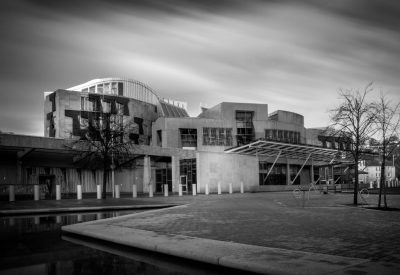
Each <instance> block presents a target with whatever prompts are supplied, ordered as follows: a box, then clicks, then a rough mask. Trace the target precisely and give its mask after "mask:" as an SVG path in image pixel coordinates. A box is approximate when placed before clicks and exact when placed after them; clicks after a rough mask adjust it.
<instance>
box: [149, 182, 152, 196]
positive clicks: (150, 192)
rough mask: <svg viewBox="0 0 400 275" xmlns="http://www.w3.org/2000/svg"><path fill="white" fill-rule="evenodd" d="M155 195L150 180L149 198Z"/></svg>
mask: <svg viewBox="0 0 400 275" xmlns="http://www.w3.org/2000/svg"><path fill="white" fill-rule="evenodd" d="M152 197H153V185H151V182H150V185H149V198H152Z"/></svg>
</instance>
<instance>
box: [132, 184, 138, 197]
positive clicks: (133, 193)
mask: <svg viewBox="0 0 400 275" xmlns="http://www.w3.org/2000/svg"><path fill="white" fill-rule="evenodd" d="M132 198H137V187H136V184H132Z"/></svg>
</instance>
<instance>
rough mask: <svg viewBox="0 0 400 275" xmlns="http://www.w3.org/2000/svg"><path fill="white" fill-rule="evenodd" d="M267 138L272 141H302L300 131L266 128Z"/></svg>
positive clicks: (296, 142)
mask: <svg viewBox="0 0 400 275" xmlns="http://www.w3.org/2000/svg"><path fill="white" fill-rule="evenodd" d="M265 139H266V140H271V141H280V142H286V143H294V144H298V143H300V132H295V131H287V130H277V129H266V130H265Z"/></svg>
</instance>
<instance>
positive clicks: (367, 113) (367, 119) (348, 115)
mask: <svg viewBox="0 0 400 275" xmlns="http://www.w3.org/2000/svg"><path fill="white" fill-rule="evenodd" d="M372 90H373V88H372V83H370V84H368V85H367V86H366V87H365V88H364V90H363V91H360V90H359V89H346V90H343V89H341V90H340V91H339V96H340V99H342V102H341V103H340V105H339V106H338V107H337V108H335V109H333V110H331V111H330V113H331V121H332V127H333V128H334V129H335V135H337V136H340V137H343V138H346V139H349V140H350V142H351V146H350V148H349V150H350V153H351V155H352V156H353V158H354V177H355V182H354V197H353V204H354V205H357V204H358V165H359V160H360V157H361V154H362V153H363V147H364V145H365V143H366V142H367V141H368V139H369V138H370V137H371V135H372V134H373V131H374V129H373V127H372V123H373V121H374V117H375V115H374V113H373V112H372V107H373V104H372V103H370V102H368V101H367V95H368V93H369V92H371V91H372Z"/></svg>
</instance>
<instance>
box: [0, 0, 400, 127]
mask: <svg viewBox="0 0 400 275" xmlns="http://www.w3.org/2000/svg"><path fill="white" fill-rule="evenodd" d="M393 2H394V1H392V2H390V1H382V2H381V1H377V0H373V1H359V0H353V1H347V0H346V1H322V0H318V1H317V0H307V1H301V2H299V1H289V0H286V1H95V2H93V1H84V2H83V1H72V2H71V1H33V0H32V1H12V2H7V1H6V3H2V4H0V5H3V9H0V20H1V23H2V24H1V27H0V35H1V37H2V42H3V41H4V42H3V43H1V44H0V57H1V59H2V61H3V65H2V66H1V67H0V80H1V81H2V83H3V84H2V87H1V90H0V92H1V93H2V94H7V93H10V92H11V93H12V94H13V96H11V97H10V98H9V99H8V101H7V102H4V103H3V102H2V103H0V105H1V106H0V107H3V106H4V105H6V104H8V105H10V104H13V102H18V104H17V105H18V107H20V110H22V111H21V112H22V113H23V112H24V110H25V109H27V112H26V113H25V115H27V117H28V110H29V113H31V112H36V114H37V116H35V117H37V118H39V117H40V116H42V103H41V101H42V98H43V96H42V91H43V90H50V89H57V88H68V87H71V86H74V85H76V84H79V83H82V82H85V81H87V80H90V79H93V78H98V77H108V76H123V77H129V78H134V79H137V80H139V81H142V82H145V83H146V84H148V85H149V86H150V87H152V88H154V89H155V90H156V91H157V92H158V93H159V94H160V96H161V97H166V98H173V99H177V100H184V101H188V103H189V111H190V113H191V114H192V115H196V114H197V112H198V111H199V108H198V104H199V103H200V102H202V103H206V104H208V105H209V106H212V105H214V104H218V103H219V102H220V101H242V102H260V103H267V104H269V110H270V111H273V110H276V109H285V110H291V111H295V112H298V113H301V114H303V115H304V116H305V122H306V125H307V126H321V125H324V124H326V123H327V120H328V114H327V113H326V110H327V109H329V106H333V105H335V103H336V102H337V101H338V99H337V91H338V89H339V88H357V87H363V86H364V85H365V84H367V83H368V82H370V81H375V83H376V85H377V87H381V88H382V89H383V90H388V93H389V94H390V95H391V96H393V97H394V99H395V100H399V98H400V96H399V94H400V93H399V88H400V80H399V79H398V75H399V73H400V62H398V61H399V52H398V49H399V48H400V34H399V33H400V32H398V30H397V28H398V27H397V26H400V22H399V20H400V19H399V18H398V17H397V16H395V15H396V13H397V14H399V13H398V11H399V5H398V4H395V3H393ZM382 3H383V4H382ZM376 11H379V12H376ZM377 13H378V14H377ZM395 23H398V24H395ZM23 98H27V99H29V100H30V102H34V104H30V105H29V106H28V107H27V108H24V104H26V103H24V101H23V100H22V99H23ZM0 110H1V109H0ZM35 110H36V111H35ZM9 111H10V112H12V110H11V109H10V110H9ZM9 111H7V112H9ZM3 114H4V112H3V113H2V111H0V115H2V117H3ZM35 119H36V118H35ZM36 121H37V123H39V120H38V119H37V120H36ZM40 123H42V118H41V119H40ZM4 125H5V122H4V119H3V120H2V122H1V123H0V128H4V127H5V126H4ZM17 126H18V125H17ZM18 127H19V126H18ZM26 127H27V126H26V125H25V124H21V125H20V130H21V131H24V129H27V128H26ZM26 131H28V130H26ZM29 131H32V129H31V130H29Z"/></svg>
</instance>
